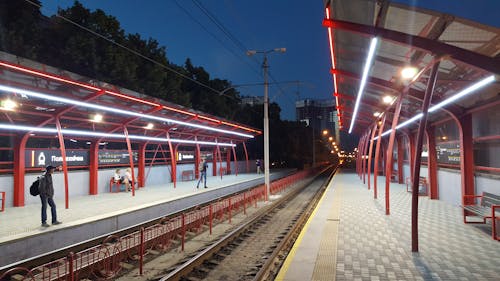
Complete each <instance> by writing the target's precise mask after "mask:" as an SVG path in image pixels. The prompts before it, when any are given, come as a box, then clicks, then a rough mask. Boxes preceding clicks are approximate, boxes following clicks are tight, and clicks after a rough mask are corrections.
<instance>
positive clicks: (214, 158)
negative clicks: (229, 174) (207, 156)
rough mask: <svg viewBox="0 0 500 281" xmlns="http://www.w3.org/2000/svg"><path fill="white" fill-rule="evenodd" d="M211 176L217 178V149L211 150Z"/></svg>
mask: <svg viewBox="0 0 500 281" xmlns="http://www.w3.org/2000/svg"><path fill="white" fill-rule="evenodd" d="M212 176H214V177H216V176H217V148H216V147H214V149H213V150H212Z"/></svg>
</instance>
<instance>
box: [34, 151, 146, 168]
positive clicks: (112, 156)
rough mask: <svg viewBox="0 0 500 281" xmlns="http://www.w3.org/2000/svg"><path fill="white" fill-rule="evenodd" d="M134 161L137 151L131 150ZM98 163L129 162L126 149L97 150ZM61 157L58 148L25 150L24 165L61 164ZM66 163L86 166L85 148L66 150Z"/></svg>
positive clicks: (88, 161)
mask: <svg viewBox="0 0 500 281" xmlns="http://www.w3.org/2000/svg"><path fill="white" fill-rule="evenodd" d="M133 157H134V163H137V162H138V154H137V152H133ZM98 158H99V160H98V163H99V165H113V164H130V161H129V154H128V151H127V150H118V151H99V153H98ZM62 163H63V159H62V156H61V151H60V150H59V149H53V150H50V149H37V150H26V154H25V165H26V167H29V168H33V167H46V166H48V165H52V166H59V165H62ZM66 163H67V164H68V166H87V165H89V163H90V160H89V152H88V151H86V150H66Z"/></svg>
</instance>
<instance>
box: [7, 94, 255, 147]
mask: <svg viewBox="0 0 500 281" xmlns="http://www.w3.org/2000/svg"><path fill="white" fill-rule="evenodd" d="M0 90H2V91H6V92H13V93H19V94H23V95H26V96H30V97H36V98H40V99H45V100H51V101H58V102H62V103H66V104H72V105H77V106H81V107H86V108H92V109H97V110H102V111H107V112H113V113H118V114H123V115H128V116H136V117H140V118H145V119H151V120H157V121H163V122H170V123H174V124H179V125H184V126H187V127H193V128H198V129H204V130H208V131H214V132H219V133H224V134H230V135H237V136H241V137H247V138H253V136H252V135H248V134H243V133H239V132H235V131H228V130H223V129H218V128H213V127H209V126H204V125H199V124H192V123H188V122H184V121H179V120H174V119H170V118H164V117H159V116H154V115H148V114H142V113H138V112H133V111H127V110H123V109H118V108H112V107H106V106H102V105H97V104H92V103H87V102H82V101H77V100H72V99H68V98H62V97H57V96H51V95H47V94H43V93H39V92H34V91H29V90H24V89H19V88H14V87H10V86H4V85H0Z"/></svg>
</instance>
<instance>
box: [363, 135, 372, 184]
mask: <svg viewBox="0 0 500 281" xmlns="http://www.w3.org/2000/svg"><path fill="white" fill-rule="evenodd" d="M372 130H373V129H372V128H370V129H369V130H368V132H367V133H366V139H365V144H364V146H363V155H362V156H363V157H364V158H363V184H365V183H366V170H367V169H366V166H367V162H368V147H369V146H370V136H371V133H372Z"/></svg>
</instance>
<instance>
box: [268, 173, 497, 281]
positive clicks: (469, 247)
mask: <svg viewBox="0 0 500 281" xmlns="http://www.w3.org/2000/svg"><path fill="white" fill-rule="evenodd" d="M378 186H379V194H378V199H374V198H373V189H372V190H368V189H367V186H366V185H363V183H362V182H361V181H360V180H359V177H358V176H357V175H356V174H355V173H349V172H347V171H345V172H342V171H341V172H340V173H338V174H337V175H336V176H335V177H334V178H333V182H332V183H331V184H330V186H329V188H328V190H327V193H326V194H325V196H324V197H323V200H322V202H321V203H320V205H318V208H317V211H316V214H315V217H314V218H313V219H311V221H310V222H309V223H308V226H307V228H306V229H305V230H304V231H303V233H304V234H303V235H301V236H303V237H302V239H301V240H300V241H299V242H300V243H298V244H297V245H296V246H295V248H296V249H295V250H294V251H295V252H294V253H293V254H291V255H290V256H289V259H290V260H288V261H287V263H288V265H286V264H285V266H284V267H283V268H282V272H280V275H279V276H278V277H279V278H277V280H500V242H498V241H495V240H493V239H492V238H491V235H490V232H488V231H487V230H491V228H490V225H487V226H486V227H484V226H483V227H480V226H478V225H470V224H464V223H463V218H462V210H461V209H460V208H458V207H455V206H452V205H450V204H448V203H446V202H443V201H439V200H429V199H428V198H427V197H420V198H419V224H418V225H419V252H418V253H412V252H411V194H410V193H408V192H406V187H405V186H403V185H399V184H394V183H393V184H391V195H390V206H391V207H390V210H391V215H389V216H387V215H385V196H384V193H385V191H384V187H385V178H384V177H378ZM335 201H337V202H335ZM335 208H337V209H339V211H335ZM337 226H338V229H337ZM328 230H329V231H328ZM485 230H486V231H485ZM286 271H288V272H286Z"/></svg>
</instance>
